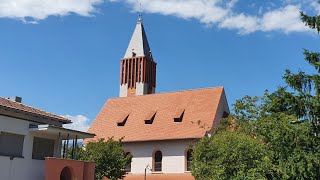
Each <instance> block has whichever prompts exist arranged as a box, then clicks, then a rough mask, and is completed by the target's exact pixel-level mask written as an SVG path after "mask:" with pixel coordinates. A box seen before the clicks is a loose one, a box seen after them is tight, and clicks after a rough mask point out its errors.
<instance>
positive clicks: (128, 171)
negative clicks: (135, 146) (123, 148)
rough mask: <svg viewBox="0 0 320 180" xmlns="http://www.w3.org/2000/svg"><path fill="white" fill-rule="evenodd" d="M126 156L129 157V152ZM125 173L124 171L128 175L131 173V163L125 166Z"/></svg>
mask: <svg viewBox="0 0 320 180" xmlns="http://www.w3.org/2000/svg"><path fill="white" fill-rule="evenodd" d="M128 155H130V152H127V153H126V156H128ZM125 171H126V173H130V172H131V162H130V163H129V164H127V165H126V167H125Z"/></svg>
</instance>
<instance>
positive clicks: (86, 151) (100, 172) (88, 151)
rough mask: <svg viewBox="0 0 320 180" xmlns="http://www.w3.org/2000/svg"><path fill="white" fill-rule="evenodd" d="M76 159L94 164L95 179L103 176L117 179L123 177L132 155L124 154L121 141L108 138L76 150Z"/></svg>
mask: <svg viewBox="0 0 320 180" xmlns="http://www.w3.org/2000/svg"><path fill="white" fill-rule="evenodd" d="M77 159H78V160H84V161H93V162H95V163H96V174H95V177H96V179H99V180H100V179H102V178H103V177H104V176H105V177H107V178H109V179H118V178H122V177H123V175H125V171H124V169H125V166H126V165H128V164H129V163H131V159H132V155H131V154H126V152H125V151H124V149H123V147H122V143H121V141H115V140H113V139H112V138H110V139H108V140H106V141H105V140H104V139H99V140H98V141H91V142H88V143H87V145H86V146H85V147H82V148H78V151H77Z"/></svg>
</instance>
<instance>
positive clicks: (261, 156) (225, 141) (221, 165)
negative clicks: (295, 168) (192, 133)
mask: <svg viewBox="0 0 320 180" xmlns="http://www.w3.org/2000/svg"><path fill="white" fill-rule="evenodd" d="M265 149H266V145H265V144H264V143H263V142H262V141H260V140H258V139H256V138H254V137H250V136H248V135H247V134H245V133H242V132H230V131H223V132H218V133H216V134H215V135H214V136H213V137H211V138H210V137H205V138H203V139H202V140H201V141H200V142H199V143H198V144H197V145H196V146H195V148H194V152H193V157H192V163H191V171H192V175H193V176H194V177H195V178H196V179H201V180H206V179H218V180H219V179H226V180H229V179H239V180H240V179H267V177H268V174H270V172H269V171H270V169H272V168H271V165H272V164H271V161H270V158H269V156H270V155H269V151H266V150H265Z"/></svg>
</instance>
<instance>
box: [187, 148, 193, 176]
mask: <svg viewBox="0 0 320 180" xmlns="http://www.w3.org/2000/svg"><path fill="white" fill-rule="evenodd" d="M191 159H192V149H188V150H187V152H186V171H190V170H191Z"/></svg>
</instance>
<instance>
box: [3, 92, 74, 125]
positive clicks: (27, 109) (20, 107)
mask: <svg viewBox="0 0 320 180" xmlns="http://www.w3.org/2000/svg"><path fill="white" fill-rule="evenodd" d="M0 107H3V108H7V109H11V110H15V111H21V112H24V113H30V114H32V115H36V116H41V117H45V118H48V119H52V120H55V121H61V122H63V123H71V121H70V120H69V119H67V118H64V117H61V116H58V115H55V114H52V113H49V112H46V111H43V110H40V109H37V108H34V107H31V106H28V105H25V104H22V103H19V102H15V101H13V100H10V99H7V98H2V97H0Z"/></svg>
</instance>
